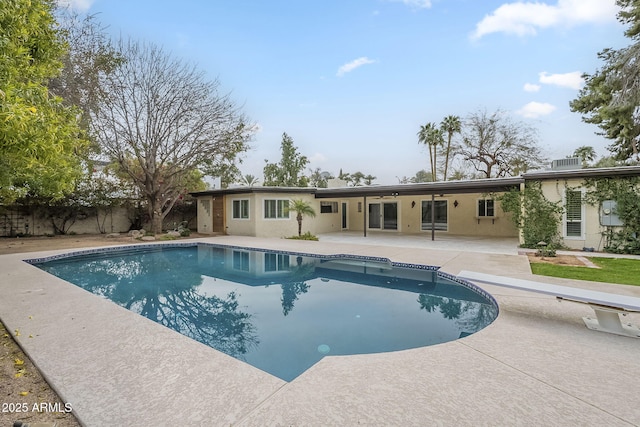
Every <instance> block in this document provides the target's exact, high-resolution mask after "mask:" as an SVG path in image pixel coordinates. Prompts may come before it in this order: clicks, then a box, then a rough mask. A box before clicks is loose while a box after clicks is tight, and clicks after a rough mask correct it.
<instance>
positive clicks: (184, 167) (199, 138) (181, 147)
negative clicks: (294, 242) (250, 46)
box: [91, 41, 251, 233]
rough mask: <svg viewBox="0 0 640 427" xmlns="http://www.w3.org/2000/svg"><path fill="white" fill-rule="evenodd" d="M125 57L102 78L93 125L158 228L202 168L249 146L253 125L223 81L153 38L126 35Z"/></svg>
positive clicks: (121, 48) (120, 48)
mask: <svg viewBox="0 0 640 427" xmlns="http://www.w3.org/2000/svg"><path fill="white" fill-rule="evenodd" d="M115 47H116V50H117V52H118V55H119V56H120V57H121V58H123V62H122V63H121V64H120V66H119V67H118V68H116V69H115V70H113V72H111V73H108V74H105V75H103V76H102V78H103V82H102V84H101V85H100V99H99V102H98V103H97V106H96V108H95V109H94V110H93V114H92V121H91V122H92V130H93V132H94V134H95V136H96V139H97V141H98V142H99V144H100V146H101V148H102V149H103V153H105V154H106V155H107V156H109V157H110V158H111V159H112V160H113V161H115V162H116V163H117V164H118V165H119V166H120V168H121V172H122V174H123V175H124V176H126V177H128V178H129V179H130V180H131V182H132V183H133V184H134V185H135V186H136V187H137V188H138V189H139V191H140V196H141V198H143V199H144V200H145V202H146V209H147V212H148V215H149V219H150V220H151V227H152V230H153V231H154V232H156V233H158V232H161V230H162V221H163V219H164V218H165V216H166V215H167V214H168V213H169V212H170V211H171V209H172V207H173V205H174V204H175V202H176V200H178V199H179V198H180V196H181V195H184V194H185V193H186V192H188V191H189V190H190V188H188V185H189V184H188V183H189V182H190V181H191V182H193V179H192V178H193V176H194V174H195V173H196V172H197V169H198V168H199V167H202V166H203V165H205V164H209V165H215V164H217V163H224V162H229V161H230V160H233V159H235V157H236V156H237V155H238V154H239V153H241V152H243V151H246V150H247V148H248V145H247V144H248V141H249V139H250V136H251V127H247V126H246V121H245V118H244V117H243V115H242V114H241V113H240V111H239V108H238V107H236V105H235V104H234V103H233V102H232V101H231V99H230V97H229V95H222V94H220V93H219V86H220V84H219V82H218V81H217V80H214V81H207V80H205V78H204V75H203V73H202V72H200V71H198V70H197V69H196V68H195V67H194V66H191V65H187V64H185V63H184V62H182V61H180V60H177V59H174V58H172V57H171V56H170V55H169V54H167V53H165V52H164V51H163V50H162V49H161V48H159V47H157V46H155V45H153V44H145V43H139V42H134V41H120V42H119V43H117V44H116V46H115Z"/></svg>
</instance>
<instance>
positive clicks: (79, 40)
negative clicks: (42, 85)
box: [49, 8, 122, 130]
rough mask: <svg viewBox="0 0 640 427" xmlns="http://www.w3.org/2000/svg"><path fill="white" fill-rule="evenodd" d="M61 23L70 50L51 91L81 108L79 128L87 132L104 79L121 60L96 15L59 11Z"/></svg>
mask: <svg viewBox="0 0 640 427" xmlns="http://www.w3.org/2000/svg"><path fill="white" fill-rule="evenodd" d="M58 23H59V25H60V28H61V34H62V35H63V37H64V41H65V42H66V44H67V45H68V46H69V50H68V51H67V52H66V53H65V55H64V56H63V57H62V64H63V68H62V71H61V73H60V75H58V76H56V77H55V78H53V79H51V80H50V81H49V90H50V91H51V92H52V93H53V94H55V95H57V96H60V97H62V99H63V100H64V102H65V103H66V104H67V105H74V106H76V107H78V108H80V111H81V112H82V116H81V117H80V124H81V126H82V128H83V129H85V130H87V129H88V128H89V119H90V110H91V109H92V108H94V107H95V102H96V101H97V100H98V99H99V98H98V97H97V92H98V91H99V86H100V84H101V76H102V75H104V74H108V73H110V72H112V71H113V70H114V69H115V68H116V67H118V65H119V64H121V62H122V59H121V58H120V57H119V56H118V53H117V52H116V51H115V49H114V48H113V46H112V45H111V41H110V40H109V38H108V36H107V33H106V28H105V27H104V26H102V24H101V23H100V21H99V20H98V19H97V17H96V15H84V16H82V15H79V14H78V13H77V12H75V11H74V10H72V9H70V8H59V9H58Z"/></svg>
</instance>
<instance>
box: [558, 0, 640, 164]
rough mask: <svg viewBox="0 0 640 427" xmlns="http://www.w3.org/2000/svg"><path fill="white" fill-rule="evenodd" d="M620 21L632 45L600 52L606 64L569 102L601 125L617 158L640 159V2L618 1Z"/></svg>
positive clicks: (583, 117)
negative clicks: (627, 26) (626, 27)
mask: <svg viewBox="0 0 640 427" xmlns="http://www.w3.org/2000/svg"><path fill="white" fill-rule="evenodd" d="M616 3H617V4H618V6H620V7H621V11H620V12H619V13H618V20H620V21H621V22H622V23H623V24H628V25H629V28H628V29H627V30H626V31H625V36H627V37H629V38H630V39H631V40H632V44H631V45H629V46H628V47H625V48H622V49H618V50H615V49H611V48H606V49H604V50H602V51H601V52H599V53H598V58H600V59H601V60H602V61H603V63H604V65H603V66H602V68H600V69H599V70H597V71H596V72H595V73H594V74H591V75H590V74H584V75H583V78H584V80H585V86H584V87H583V88H582V89H581V90H580V92H579V94H578V97H577V98H576V99H574V100H573V101H571V102H570V104H569V105H570V107H571V111H574V112H578V113H581V114H582V120H583V121H584V122H586V123H592V124H595V125H596V126H598V127H599V128H600V129H601V130H602V132H601V133H600V134H601V135H603V136H605V137H606V138H608V139H611V140H613V141H614V142H613V143H612V144H611V145H610V146H609V147H608V149H609V151H611V152H612V153H613V154H614V155H615V157H616V159H617V160H626V159H629V158H633V159H634V160H640V68H639V67H638V62H639V61H640V2H638V1H637V0H618V1H617V2H616Z"/></svg>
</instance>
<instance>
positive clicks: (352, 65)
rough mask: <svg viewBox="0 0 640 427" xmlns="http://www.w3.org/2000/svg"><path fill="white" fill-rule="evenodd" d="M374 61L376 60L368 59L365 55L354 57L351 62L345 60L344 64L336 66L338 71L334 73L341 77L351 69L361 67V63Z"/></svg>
mask: <svg viewBox="0 0 640 427" xmlns="http://www.w3.org/2000/svg"><path fill="white" fill-rule="evenodd" d="M375 62H376V61H374V60H373V59H369V58H367V57H366V56H361V57H360V58H358V59H354V60H353V61H351V62H347V63H346V64H344V65H342V66H341V67H340V68H338V72H337V73H336V75H337V76H338V77H342V76H343V75H345V74H346V73H350V72H351V71H353V70H355V69H356V68H358V67H362V66H363V65H367V64H373V63H375Z"/></svg>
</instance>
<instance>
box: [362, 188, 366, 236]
mask: <svg viewBox="0 0 640 427" xmlns="http://www.w3.org/2000/svg"><path fill="white" fill-rule="evenodd" d="M362 213H363V214H364V215H363V217H364V224H363V225H364V227H363V230H364V237H367V196H364V201H363V202H362Z"/></svg>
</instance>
